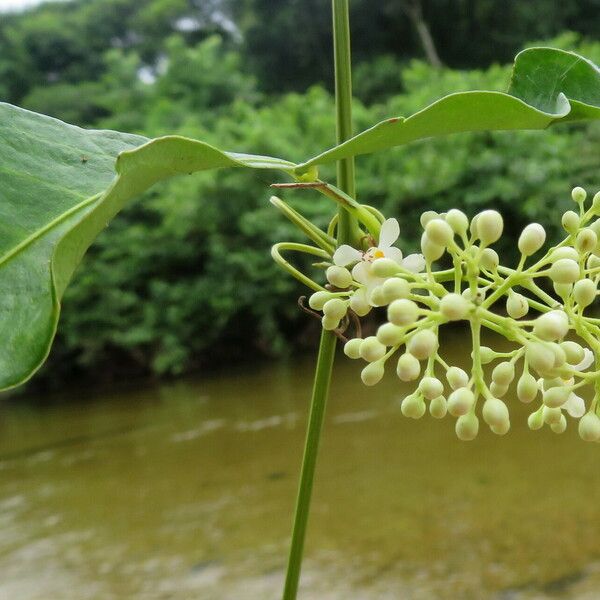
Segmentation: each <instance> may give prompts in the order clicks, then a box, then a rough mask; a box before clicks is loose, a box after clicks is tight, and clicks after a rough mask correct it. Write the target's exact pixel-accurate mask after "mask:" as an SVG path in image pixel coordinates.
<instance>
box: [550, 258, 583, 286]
mask: <svg viewBox="0 0 600 600" xmlns="http://www.w3.org/2000/svg"><path fill="white" fill-rule="evenodd" d="M579 275H580V274H579V265H578V264H577V263H576V262H575V261H574V260H573V259H571V258H560V259H558V260H557V261H556V262H555V263H554V264H553V265H552V266H551V267H550V279H552V281H554V282H555V283H575V282H576V281H577V280H578V279H579Z"/></svg>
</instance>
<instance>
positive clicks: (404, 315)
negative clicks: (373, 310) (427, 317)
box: [387, 298, 419, 326]
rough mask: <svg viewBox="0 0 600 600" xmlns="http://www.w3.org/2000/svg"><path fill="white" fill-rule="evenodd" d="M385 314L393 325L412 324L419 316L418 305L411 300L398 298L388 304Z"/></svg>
mask: <svg viewBox="0 0 600 600" xmlns="http://www.w3.org/2000/svg"><path fill="white" fill-rule="evenodd" d="M387 315H388V321H390V322H391V323H393V324H394V325H400V326H402V325H412V324H413V323H414V322H415V321H416V320H417V318H418V316H419V307H418V306H417V305H416V303H414V302H413V301H412V300H408V299H406V298H400V299H399V300H394V301H393V302H392V303H391V304H390V305H389V306H388V311H387Z"/></svg>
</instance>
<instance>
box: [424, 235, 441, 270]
mask: <svg viewBox="0 0 600 600" xmlns="http://www.w3.org/2000/svg"><path fill="white" fill-rule="evenodd" d="M421 252H422V253H423V256H424V257H425V260H426V261H427V262H429V263H431V262H433V261H434V260H437V259H438V258H440V257H441V256H442V255H443V254H444V252H445V249H444V246H440V245H439V244H435V243H434V242H433V241H432V240H430V239H429V236H428V235H427V233H423V235H422V236H421Z"/></svg>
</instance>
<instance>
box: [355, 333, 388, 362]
mask: <svg viewBox="0 0 600 600" xmlns="http://www.w3.org/2000/svg"><path fill="white" fill-rule="evenodd" d="M385 353H386V348H385V346H384V345H383V344H382V343H381V342H380V341H379V340H378V339H377V338H376V337H375V336H374V335H370V336H369V337H367V338H365V339H364V340H363V341H362V344H361V345H360V357H361V358H362V359H363V360H366V361H367V362H375V361H377V360H380V359H382V358H383V357H384V356H385Z"/></svg>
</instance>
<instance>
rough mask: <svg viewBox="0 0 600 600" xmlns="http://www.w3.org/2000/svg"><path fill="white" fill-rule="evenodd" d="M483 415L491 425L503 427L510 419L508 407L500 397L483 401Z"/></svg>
mask: <svg viewBox="0 0 600 600" xmlns="http://www.w3.org/2000/svg"><path fill="white" fill-rule="evenodd" d="M482 415H483V420H484V421H485V422H486V423H487V424H488V425H489V426H490V427H502V426H503V425H504V424H505V423H506V421H508V420H509V416H508V408H507V407H506V404H504V402H502V400H499V399H498V398H488V399H487V400H486V401H485V402H484V403H483V410H482Z"/></svg>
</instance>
